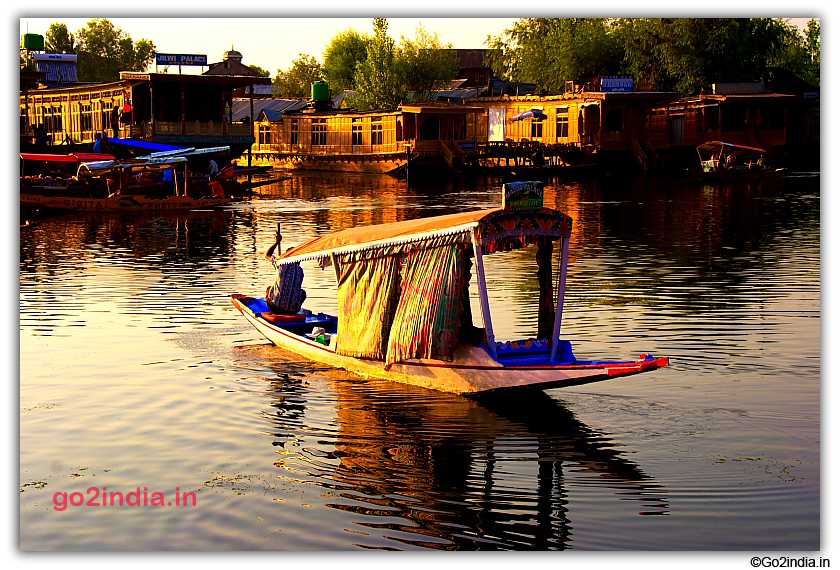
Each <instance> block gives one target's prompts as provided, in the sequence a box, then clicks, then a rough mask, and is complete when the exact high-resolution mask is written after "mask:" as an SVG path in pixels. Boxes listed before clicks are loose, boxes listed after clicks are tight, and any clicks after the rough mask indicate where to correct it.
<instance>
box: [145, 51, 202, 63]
mask: <svg viewBox="0 0 840 570" xmlns="http://www.w3.org/2000/svg"><path fill="white" fill-rule="evenodd" d="M156 64H157V65H207V56H206V55H190V54H185V53H159V54H157V60H156Z"/></svg>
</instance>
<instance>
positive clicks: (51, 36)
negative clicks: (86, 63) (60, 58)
mask: <svg viewBox="0 0 840 570" xmlns="http://www.w3.org/2000/svg"><path fill="white" fill-rule="evenodd" d="M44 51H45V52H47V53H76V41H75V39H74V38H73V34H71V33H70V32H69V31H68V30H67V24H60V23H58V22H56V23H54V24H50V29H49V30H47V34H46V36H45V37H44Z"/></svg>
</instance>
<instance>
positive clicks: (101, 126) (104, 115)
mask: <svg viewBox="0 0 840 570" xmlns="http://www.w3.org/2000/svg"><path fill="white" fill-rule="evenodd" d="M108 107H110V105H109V104H108V103H105V102H104V101H100V103H99V119H98V124H97V126H96V130H97V131H104V130H106V129H107V128H108V125H109V122H108V119H109V116H108V115H109V114H110V110H109V109H108Z"/></svg>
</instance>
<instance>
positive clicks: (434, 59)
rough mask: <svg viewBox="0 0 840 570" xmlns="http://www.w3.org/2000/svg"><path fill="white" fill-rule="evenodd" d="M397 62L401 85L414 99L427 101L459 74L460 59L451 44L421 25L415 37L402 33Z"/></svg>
mask: <svg viewBox="0 0 840 570" xmlns="http://www.w3.org/2000/svg"><path fill="white" fill-rule="evenodd" d="M396 61H397V63H396V65H397V68H398V70H399V77H400V83H401V84H402V86H403V89H404V90H405V91H406V92H407V93H408V94H410V96H411V97H412V98H413V99H415V100H420V101H428V100H430V99H431V98H432V96H433V95H434V93H435V92H437V91H440V90H442V89H444V88H445V87H446V86H447V85H448V84H449V83H450V82H451V81H452V80H453V79H455V78H456V76H457V75H458V70H459V62H458V57H457V56H456V54H455V51H454V50H452V44H447V45H445V46H443V45H441V43H440V39H439V37H438V34H437V33H435V34H432V35H430V34H428V33H427V32H426V31H425V30H424V29H423V28H422V27H421V28H418V29H417V31H416V33H415V40H414V41H411V40H409V39H406V38H405V37H402V38H401V39H400V48H399V51H398V52H397V57H396Z"/></svg>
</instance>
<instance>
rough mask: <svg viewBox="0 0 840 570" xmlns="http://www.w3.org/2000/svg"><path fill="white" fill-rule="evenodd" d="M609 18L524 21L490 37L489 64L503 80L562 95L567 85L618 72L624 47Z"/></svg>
mask: <svg viewBox="0 0 840 570" xmlns="http://www.w3.org/2000/svg"><path fill="white" fill-rule="evenodd" d="M613 28H614V24H613V21H612V20H609V19H607V18H523V19H520V20H519V21H517V22H515V23H514V25H513V27H511V28H509V29H506V30H505V31H504V32H503V33H502V34H501V35H499V36H495V37H494V36H489V37H488V38H487V43H488V45H489V47H490V51H489V54H488V57H487V59H488V63H489V64H490V66H491V67H492V68H493V70H494V71H495V72H496V73H497V74H499V75H500V77H502V78H503V79H507V80H510V81H521V82H526V83H534V84H536V85H537V89H538V90H541V91H544V92H549V93H562V92H563V90H564V88H565V82H566V81H567V80H573V81H578V82H586V81H588V80H589V79H590V78H592V77H593V76H596V75H602V74H603V75H609V74H616V73H619V72H620V70H621V65H622V57H623V53H622V48H623V46H622V45H621V43H620V42H619V41H618V40H619V37H620V36H618V35H617V34H614V33H613V31H614V29H613Z"/></svg>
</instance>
